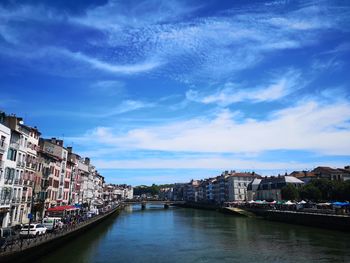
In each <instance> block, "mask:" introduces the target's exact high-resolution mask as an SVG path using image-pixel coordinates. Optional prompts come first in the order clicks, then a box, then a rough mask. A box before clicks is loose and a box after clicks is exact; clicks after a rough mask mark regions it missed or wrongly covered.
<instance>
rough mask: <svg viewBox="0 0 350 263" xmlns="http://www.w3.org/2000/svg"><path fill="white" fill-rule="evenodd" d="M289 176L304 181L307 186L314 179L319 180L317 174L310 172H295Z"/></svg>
mask: <svg viewBox="0 0 350 263" xmlns="http://www.w3.org/2000/svg"><path fill="white" fill-rule="evenodd" d="M289 176H294V177H295V178H298V179H299V180H301V181H303V182H304V183H305V184H308V183H309V182H310V181H311V180H312V179H316V178H317V176H316V174H315V173H314V172H310V171H294V172H292V173H290V174H289Z"/></svg>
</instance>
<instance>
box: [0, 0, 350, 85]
mask: <svg viewBox="0 0 350 263" xmlns="http://www.w3.org/2000/svg"><path fill="white" fill-rule="evenodd" d="M286 5H288V3H286ZM203 7H205V4H199V5H195V4H189V3H185V2H181V1H171V3H170V2H169V1H141V2H136V3H133V4H132V5H128V4H125V3H120V2H117V1H110V2H108V3H107V4H104V5H100V6H91V7H90V6H87V7H86V6H84V9H83V10H84V12H83V13H79V15H77V13H76V12H69V13H68V14H67V13H57V12H56V11H57V10H56V9H57V8H56V7H55V8H54V10H56V11H55V12H53V13H51V14H46V13H45V12H44V8H43V5H36V6H30V5H19V7H18V8H15V9H13V10H11V12H8V10H5V9H1V10H0V13H2V14H5V17H6V19H4V20H3V21H4V22H5V23H3V24H2V26H1V28H0V32H4V36H5V38H6V39H9V41H11V43H13V44H14V45H15V49H16V50H18V49H21V48H23V47H25V48H24V49H25V52H27V50H28V49H31V50H33V47H34V46H35V47H39V48H41V49H43V48H52V45H54V46H55V48H57V49H62V50H67V56H66V57H69V58H71V59H74V60H76V61H77V62H79V63H86V64H88V65H90V67H91V68H90V70H94V69H98V70H101V71H105V72H109V73H112V74H126V75H132V74H136V73H142V72H147V73H149V72H152V73H154V74H158V75H159V74H163V75H164V74H166V75H168V76H170V77H172V78H174V79H176V80H179V81H182V82H184V83H193V82H208V81H213V82H220V83H221V84H222V83H224V82H227V80H228V79H230V77H231V76H232V74H235V73H237V72H240V71H242V70H245V69H247V68H252V67H254V66H256V65H258V64H259V63H261V62H263V61H266V60H269V57H270V55H271V54H273V53H276V52H280V51H288V50H294V49H300V48H302V47H307V46H312V45H315V44H317V43H319V42H320V41H322V34H321V32H325V31H327V30H329V29H332V30H336V31H339V32H342V31H344V30H346V28H344V27H343V26H342V24H343V23H344V21H346V19H347V17H349V11H348V10H347V9H344V8H342V7H338V6H336V5H334V6H333V5H332V4H331V3H329V2H322V3H320V4H318V5H316V4H312V3H311V4H307V5H306V6H304V5H301V4H300V5H295V6H293V8H291V9H288V11H284V15H283V16H282V15H281V13H280V11H281V10H280V7H275V6H269V7H268V8H264V5H263V4H259V3H252V4H250V5H248V7H249V8H247V6H244V7H242V8H240V7H239V6H235V7H233V8H232V9H229V10H225V12H218V13H217V14H215V13H214V14H212V15H210V16H203V17H197V16H195V15H194V14H195V12H197V11H198V10H200V9H201V8H203ZM259 9H260V10H263V11H264V12H261V11H259V12H258V11H256V10H259ZM63 14H65V15H63ZM23 20H25V21H29V22H31V23H26V25H27V27H26V28H31V27H33V28H32V29H31V30H28V29H26V30H25V31H24V29H23ZM33 21H35V23H33ZM38 21H39V22H40V23H39V22H38ZM43 25H45V26H43ZM57 25H60V26H64V27H65V28H67V30H66V31H64V32H60V41H55V42H54V41H50V44H49V46H48V39H49V40H52V39H54V38H55V35H54V34H53V32H55V30H57ZM38 28H40V30H37V29H38ZM23 32H24V33H25V34H23ZM39 32H40V33H39ZM72 32H73V33H74V34H72ZM39 34H40V35H39ZM75 36H78V37H79V39H76V41H77V42H80V43H81V45H75V46H74V47H73V48H72V46H71V43H72V38H74V37H75ZM28 38H29V39H30V41H28V40H27V39H28ZM34 44H35V45H34ZM31 45H33V46H31ZM91 49H93V50H94V52H93V53H91V52H87V50H91ZM47 55H48V56H49V55H50V54H49V53H48V54H47ZM18 58H19V59H22V58H21V56H18ZM58 59H67V58H58ZM40 63H44V64H45V60H41V61H40ZM30 65H31V64H28V65H27V66H30Z"/></svg>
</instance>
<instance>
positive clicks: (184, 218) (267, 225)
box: [40, 206, 350, 263]
mask: <svg viewBox="0 0 350 263" xmlns="http://www.w3.org/2000/svg"><path fill="white" fill-rule="evenodd" d="M349 243H350V236H349V235H348V234H345V233H342V232H335V231H328V230H322V229H317V228H309V227H304V226H296V225H288V224H282V223H276V222H269V221H264V220H260V219H251V218H243V217H234V216H230V215H224V214H220V213H217V212H211V211H201V210H193V209H183V208H169V209H164V208H163V206H147V208H146V210H141V206H129V207H126V209H125V211H124V212H123V213H121V215H120V216H118V217H117V218H114V219H111V220H108V221H106V222H104V223H103V224H102V225H100V226H98V227H96V228H95V229H93V230H91V231H89V232H87V233H86V234H84V235H83V236H81V237H79V238H78V239H75V240H74V241H72V242H71V243H69V244H67V245H66V246H65V247H62V248H60V249H57V250H56V251H55V252H54V253H52V254H51V255H50V256H48V257H46V258H45V259H42V260H41V261H40V262H53V263H55V262H107V263H108V262H142V263H148V262H152V263H154V262H162V263H163V262H181V263H186V262H350V254H349V251H348V244H349Z"/></svg>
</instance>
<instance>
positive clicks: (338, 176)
mask: <svg viewBox="0 0 350 263" xmlns="http://www.w3.org/2000/svg"><path fill="white" fill-rule="evenodd" d="M347 168H348V169H347ZM312 172H313V173H314V174H315V175H316V177H317V178H321V179H328V180H334V181H347V180H350V169H349V167H348V166H346V167H344V169H341V168H331V167H327V166H318V167H316V168H315V169H313V170H312Z"/></svg>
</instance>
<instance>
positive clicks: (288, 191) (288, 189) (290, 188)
mask: <svg viewBox="0 0 350 263" xmlns="http://www.w3.org/2000/svg"><path fill="white" fill-rule="evenodd" d="M281 195H282V199H284V200H297V199H298V195H299V193H298V190H297V188H296V187H295V186H294V185H293V184H287V185H286V186H284V187H283V188H282V189H281Z"/></svg>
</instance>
